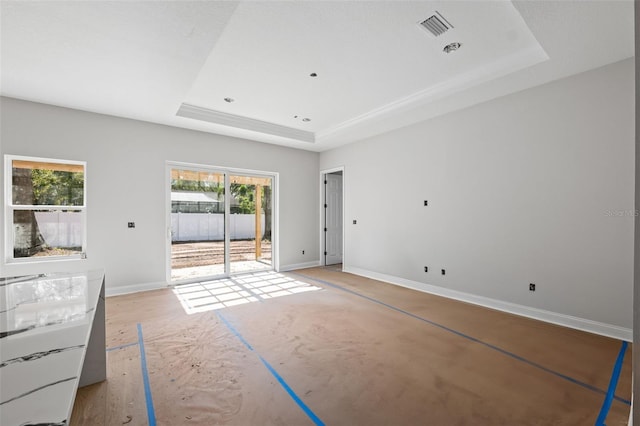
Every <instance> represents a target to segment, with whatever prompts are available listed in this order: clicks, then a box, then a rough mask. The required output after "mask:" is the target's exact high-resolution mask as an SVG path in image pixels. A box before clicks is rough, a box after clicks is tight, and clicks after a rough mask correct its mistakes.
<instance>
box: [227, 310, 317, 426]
mask: <svg viewBox="0 0 640 426" xmlns="http://www.w3.org/2000/svg"><path fill="white" fill-rule="evenodd" d="M216 315H217V317H218V318H220V320H221V321H222V322H223V323H224V324H225V325H226V326H227V328H228V329H229V330H231V332H232V333H233V334H234V335H235V336H236V337H237V338H238V339H239V340H240V341H241V342H242V344H243V345H245V346H246V347H247V349H249V350H250V351H252V352H255V354H256V355H258V358H260V361H262V364H264V366H265V367H267V370H269V372H270V373H271V374H272V375H273V377H275V378H276V380H277V381H278V383H280V386H282V388H283V389H284V390H285V391H286V392H287V393H288V394H289V396H290V397H291V399H293V400H294V401H295V403H296V404H298V407H300V409H301V410H302V411H304V413H305V414H306V415H307V416H308V417H309V418H310V419H311V421H313V423H314V424H316V425H317V426H324V422H323V421H322V420H320V418H319V417H318V416H316V414H315V413H314V412H313V411H311V409H310V408H309V407H308V406H307V404H305V403H304V402H303V401H302V400H301V399H300V397H299V396H298V395H297V394H296V393H295V392H294V390H293V389H291V386H289V385H288V384H287V382H285V380H284V379H283V378H282V376H281V375H280V374H279V373H278V372H277V371H276V370H275V368H273V367H272V366H271V364H269V363H268V362H267V360H266V359H264V358H262V356H261V355H260V354H259V353H258V352H257V351H256V350H255V349H253V347H252V346H251V345H250V344H249V342H247V341H246V340H245V339H244V337H242V335H241V334H240V333H239V332H238V330H236V329H235V327H234V326H233V325H231V323H230V322H229V321H227V319H226V318H225V317H224V316H223V315H222V314H221V313H220V312H216Z"/></svg>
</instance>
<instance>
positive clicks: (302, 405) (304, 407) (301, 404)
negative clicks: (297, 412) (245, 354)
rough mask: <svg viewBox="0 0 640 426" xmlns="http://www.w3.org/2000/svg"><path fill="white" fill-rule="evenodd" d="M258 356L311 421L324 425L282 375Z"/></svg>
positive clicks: (320, 425) (319, 425)
mask: <svg viewBox="0 0 640 426" xmlns="http://www.w3.org/2000/svg"><path fill="white" fill-rule="evenodd" d="M258 356H259V357H260V361H262V363H263V364H264V366H265V367H267V370H269V371H270V372H271V374H273V377H275V378H276V380H278V383H280V385H281V386H282V387H283V388H284V390H285V391H287V393H288V394H289V396H290V397H291V399H293V400H294V401H295V402H296V404H298V406H299V407H300V408H301V409H302V411H304V413H305V414H306V415H307V416H308V417H309V418H310V419H311V420H312V421H313V423H314V424H316V425H318V426H324V422H323V421H322V420H320V418H319V417H318V416H316V415H315V413H314V412H313V411H311V409H310V408H309V407H307V404H305V403H304V402H303V401H302V400H301V399H300V397H298V395H296V393H295V392H294V391H293V389H291V387H289V385H288V384H287V382H285V381H284V379H283V378H282V376H280V374H278V372H277V371H276V370H275V369H274V368H273V367H272V366H271V364H269V363H268V362H267V361H266V360H265V359H264V358H262V357H261V356H260V355H258Z"/></svg>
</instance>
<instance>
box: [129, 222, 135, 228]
mask: <svg viewBox="0 0 640 426" xmlns="http://www.w3.org/2000/svg"><path fill="white" fill-rule="evenodd" d="M135 227H136V223H135V222H127V228H135Z"/></svg>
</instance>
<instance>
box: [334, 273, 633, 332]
mask: <svg viewBox="0 0 640 426" xmlns="http://www.w3.org/2000/svg"><path fill="white" fill-rule="evenodd" d="M343 270H344V272H348V273H351V274H355V275H360V276H362V277H366V278H372V279H375V280H378V281H383V282H386V283H389V284H394V285H398V286H401V287H406V288H410V289H413V290H418V291H422V292H424V293H430V294H435V295H437V296H442V297H446V298H448V299H454V300H459V301H462V302H467V303H472V304H474V305H479V306H484V307H486V308H490V309H496V310H498V311H502V312H508V313H511V314H515V315H519V316H523V317H527V318H533V319H536V320H539V321H544V322H548V323H551V324H556V325H560V326H563V327H568V328H573V329H576V330H582V331H587V332H589V333H595V334H599V335H602V336H607V337H612V338H614V339H620V340H625V341H627V342H631V341H632V339H633V330H631V329H629V328H625V327H620V326H616V325H611V324H605V323H602V322H598V321H592V320H588V319H585V318H579V317H574V316H571V315H565V314H560V313H557V312H551V311H546V310H544V309H538V308H532V307H529V306H525V305H519V304H516V303H511V302H505V301H502V300H497V299H491V298H488V297H483V296H477V295H475V294H471V293H465V292H462V291H457V290H451V289H448V288H443V287H438V286H434V285H431V284H425V283H421V282H418V281H412V280H407V279H405V278H399V277H395V276H392V275H386V274H381V273H378V272H373V271H369V270H366V269H360V268H353V267H344V268H343Z"/></svg>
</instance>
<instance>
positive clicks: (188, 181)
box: [171, 168, 226, 281]
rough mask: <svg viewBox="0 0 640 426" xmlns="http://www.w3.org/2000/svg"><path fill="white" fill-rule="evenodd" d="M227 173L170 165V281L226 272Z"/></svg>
mask: <svg viewBox="0 0 640 426" xmlns="http://www.w3.org/2000/svg"><path fill="white" fill-rule="evenodd" d="M225 210H226V208H225V174H224V173H222V172H216V171H207V170H193V169H186V168H172V169H171V281H184V280H190V279H195V278H201V277H207V276H218V275H224V274H225V255H226V249H225V223H226V219H225V216H226V213H225Z"/></svg>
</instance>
